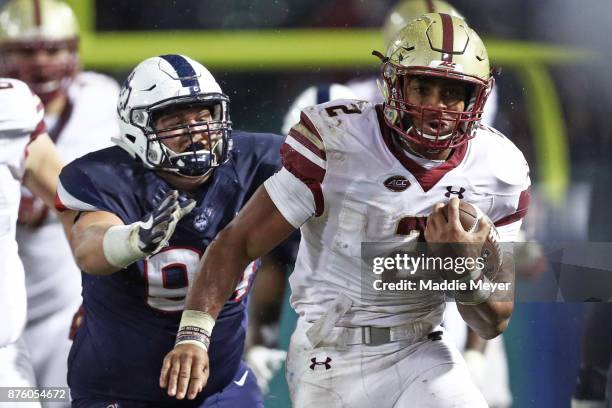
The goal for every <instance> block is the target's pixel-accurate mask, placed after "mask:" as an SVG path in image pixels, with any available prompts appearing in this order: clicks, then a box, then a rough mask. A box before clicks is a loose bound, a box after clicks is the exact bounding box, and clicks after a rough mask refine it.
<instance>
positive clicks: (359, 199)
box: [265, 100, 530, 327]
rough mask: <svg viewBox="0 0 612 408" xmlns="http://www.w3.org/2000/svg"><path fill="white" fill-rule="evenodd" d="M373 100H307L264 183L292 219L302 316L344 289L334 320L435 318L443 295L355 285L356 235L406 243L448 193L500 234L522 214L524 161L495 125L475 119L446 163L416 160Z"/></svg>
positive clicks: (295, 293)
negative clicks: (345, 304) (344, 306)
mask: <svg viewBox="0 0 612 408" xmlns="http://www.w3.org/2000/svg"><path fill="white" fill-rule="evenodd" d="M381 108H382V107H381V105H377V106H375V105H374V104H371V103H369V102H364V101H356V100H336V101H332V102H329V103H326V104H322V105H318V106H314V107H310V108H306V109H305V110H304V111H303V112H302V115H301V121H300V123H298V124H297V125H296V126H294V127H293V128H292V129H291V131H290V132H289V136H288V137H287V139H286V142H285V144H284V145H283V147H282V148H281V154H282V156H283V169H282V170H281V171H280V172H278V173H277V174H275V175H274V176H273V177H271V178H270V179H268V180H267V181H266V183H265V187H266V190H267V192H268V194H269V195H270V198H271V199H272V201H273V202H274V204H275V205H276V206H277V207H278V209H279V211H280V212H281V213H282V214H283V216H284V217H285V218H286V219H287V221H288V222H290V223H291V224H292V225H294V226H295V227H300V226H301V232H302V240H301V243H300V249H299V253H298V257H297V261H296V265H295V269H294V272H293V274H292V275H291V277H290V278H289V281H290V284H291V289H292V296H291V303H292V306H293V307H294V309H295V310H296V311H297V312H298V313H299V314H300V315H302V316H305V318H306V319H307V321H311V322H312V321H315V320H317V319H318V318H319V317H320V316H321V315H322V314H323V313H325V312H327V309H328V308H329V306H330V305H331V304H332V303H333V302H334V300H335V299H337V298H338V296H339V295H340V294H343V295H344V296H346V297H348V298H349V299H350V300H351V302H352V306H351V308H350V310H349V311H348V312H347V313H346V314H344V316H343V317H342V318H341V319H340V320H339V322H338V325H340V326H381V327H382V326H396V325H401V324H405V323H407V322H409V321H412V320H420V321H423V322H425V323H427V324H430V325H432V326H436V325H438V324H439V323H440V322H441V320H442V315H443V311H444V297H443V296H442V294H438V293H434V292H432V291H427V292H419V291H412V292H410V291H408V292H402V293H397V292H396V293H391V292H388V293H387V292H384V293H381V292H378V293H369V292H367V291H363V292H362V288H361V273H362V272H361V267H362V262H361V258H360V256H361V244H362V242H394V243H408V242H414V241H416V239H417V238H418V235H419V232H418V230H419V227H421V228H420V229H422V227H423V226H424V220H425V217H426V216H428V215H429V214H430V213H431V210H432V208H433V206H434V205H435V204H436V203H439V202H446V201H449V200H450V198H452V197H458V198H460V199H462V200H465V201H467V202H470V203H472V204H474V205H476V206H478V207H479V208H480V209H481V210H482V211H483V212H484V213H485V214H486V215H488V216H489V218H490V219H491V220H492V221H494V222H495V224H496V225H497V226H498V230H499V232H500V235H501V237H502V241H513V240H514V235H515V234H516V232H517V231H518V229H519V227H520V220H521V218H522V217H523V216H524V215H525V213H526V207H527V203H528V201H529V193H528V187H529V185H530V180H529V168H528V165H527V163H526V161H525V159H524V157H523V154H522V153H521V152H520V151H519V150H518V149H517V148H516V147H515V146H514V144H512V142H510V141H509V140H508V139H507V138H506V137H504V136H503V135H502V134H500V133H499V132H497V131H496V130H494V129H492V128H489V127H486V126H481V127H480V128H479V129H478V130H477V134H476V137H475V138H474V139H472V140H470V141H469V142H467V143H465V144H463V145H462V146H460V147H458V148H456V149H455V150H454V151H453V153H452V155H451V156H450V157H449V159H448V160H446V161H445V162H441V163H436V162H431V161H429V163H423V162H421V163H420V164H419V163H418V162H417V161H416V160H415V158H411V157H409V156H408V155H406V153H405V152H404V151H403V150H402V149H401V148H399V147H397V144H396V142H395V141H394V136H393V135H392V134H391V133H390V131H389V128H388V127H387V126H385V125H384V120H383V117H382V109H381ZM415 230H417V231H416V232H415Z"/></svg>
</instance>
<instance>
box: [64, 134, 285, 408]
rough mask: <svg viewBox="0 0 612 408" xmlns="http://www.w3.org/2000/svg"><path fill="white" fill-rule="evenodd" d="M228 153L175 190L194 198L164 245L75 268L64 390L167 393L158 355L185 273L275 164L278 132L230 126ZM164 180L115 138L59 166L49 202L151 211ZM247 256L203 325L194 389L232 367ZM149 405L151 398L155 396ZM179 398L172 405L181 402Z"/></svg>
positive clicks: (125, 214) (170, 332)
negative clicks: (78, 320) (76, 288)
mask: <svg viewBox="0 0 612 408" xmlns="http://www.w3.org/2000/svg"><path fill="white" fill-rule="evenodd" d="M232 139H233V149H232V151H231V155H230V158H229V160H228V161H227V162H226V163H225V164H223V165H222V166H220V167H218V168H217V169H215V170H214V171H213V173H212V176H211V178H210V179H209V180H208V181H207V182H206V183H204V184H203V185H202V186H200V187H199V188H198V189H196V190H194V191H191V192H190V193H185V192H181V195H180V197H181V199H182V200H186V199H188V198H192V199H194V200H196V202H197V205H196V207H195V208H194V209H193V211H191V213H189V214H188V215H186V216H185V217H184V218H182V219H181V220H180V222H179V223H178V225H177V227H176V230H175V232H174V234H173V235H172V237H171V239H170V242H169V246H168V247H166V248H164V249H163V250H162V251H160V252H159V253H157V254H155V255H153V256H151V257H149V258H147V259H144V260H141V261H138V262H136V263H134V264H132V265H130V266H128V267H127V268H125V269H123V270H121V271H119V272H116V273H114V274H111V275H108V276H92V275H88V274H86V273H83V274H82V279H83V292H82V294H83V306H84V308H85V321H84V324H83V325H82V326H81V327H80V328H79V330H78V333H77V336H76V339H75V341H74V344H73V346H72V350H71V352H70V356H69V359H68V365H69V373H68V382H69V385H70V387H71V390H72V394H73V398H75V397H77V398H78V397H79V396H91V395H104V396H112V397H116V398H121V399H133V400H143V401H151V402H154V403H155V404H159V406H162V405H165V404H167V403H174V404H176V403H177V401H176V400H174V399H170V398H169V397H167V396H166V394H165V390H163V389H161V388H160V387H159V384H158V382H159V372H160V369H161V364H162V361H163V357H164V356H165V355H166V353H168V352H169V351H170V350H171V349H172V348H173V346H174V340H175V336H176V332H177V330H178V324H179V321H180V317H181V312H182V310H183V307H184V300H185V299H184V298H185V296H186V294H187V290H188V287H189V283H190V282H192V281H193V280H194V275H195V273H196V272H197V267H198V263H199V260H200V257H201V255H202V254H203V253H204V250H205V249H206V246H207V245H208V244H209V243H210V242H211V241H212V239H213V238H214V237H215V235H216V234H217V233H218V232H219V231H220V230H221V229H222V228H224V227H225V226H226V225H227V224H228V223H229V222H230V221H231V220H232V219H233V218H234V216H235V215H236V214H237V213H238V211H239V210H240V209H241V207H242V206H243V205H244V204H245V203H246V202H247V200H248V199H249V198H250V197H251V195H252V194H253V193H254V192H255V190H256V189H257V188H258V187H259V186H260V185H261V184H262V183H263V182H264V181H265V180H266V179H267V178H268V177H270V176H271V175H272V174H273V173H274V172H275V171H277V170H278V169H279V168H280V166H281V163H280V156H279V149H280V146H281V144H282V142H283V138H281V137H279V136H276V135H269V134H251V133H245V132H240V131H235V132H233V137H232ZM170 189H173V187H172V186H171V185H169V184H168V183H167V182H166V181H165V180H164V179H162V178H161V177H159V176H158V174H157V173H156V172H155V171H152V170H149V169H145V168H144V167H143V166H142V164H141V163H139V162H138V161H137V160H135V159H133V158H132V157H131V156H130V155H129V154H128V153H127V152H126V151H124V150H123V149H121V148H120V147H110V148H107V149H104V150H99V151H97V152H93V153H90V154H88V155H86V156H83V157H81V158H79V159H77V160H75V161H74V162H72V163H70V164H69V165H67V166H66V167H65V168H64V169H63V170H62V172H61V174H60V184H59V186H58V197H57V199H58V203H57V206H58V208H60V209H61V208H68V209H72V210H77V211H97V210H100V211H108V212H111V213H113V214H115V215H117V216H118V217H119V218H121V220H122V221H123V222H124V223H125V224H131V223H133V222H136V221H139V220H140V219H142V218H143V217H144V216H145V215H146V214H148V213H149V212H151V211H152V210H153V209H154V208H155V207H156V205H158V204H159V202H160V200H161V199H162V198H163V197H164V195H165V194H166V192H167V191H168V190H170ZM255 269H256V265H254V264H252V265H249V267H248V268H247V270H245V272H244V274H243V279H242V281H241V282H240V284H239V285H238V286H237V288H236V290H235V292H234V294H233V295H232V297H231V299H230V300H229V301H228V302H227V303H226V304H225V306H224V308H223V310H222V311H221V314H220V315H219V318H218V320H217V323H216V325H215V329H214V331H213V334H212V339H211V345H210V349H209V357H210V378H209V380H208V384H207V385H206V387H205V388H204V391H203V393H202V394H201V395H200V396H199V398H200V399H203V398H205V397H206V396H208V395H211V394H212V393H214V392H216V391H219V390H221V389H222V388H223V387H224V386H225V385H227V384H228V383H229V382H230V381H231V380H232V379H233V378H234V375H235V373H236V370H237V369H238V367H239V364H240V361H241V356H242V353H243V347H244V338H245V333H246V327H247V322H246V313H245V312H246V298H247V293H248V289H249V287H250V284H251V282H252V279H253V278H254V271H255ZM156 406H157V405H156ZM181 406H182V405H181Z"/></svg>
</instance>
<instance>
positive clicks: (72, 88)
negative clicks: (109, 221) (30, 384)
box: [0, 0, 119, 406]
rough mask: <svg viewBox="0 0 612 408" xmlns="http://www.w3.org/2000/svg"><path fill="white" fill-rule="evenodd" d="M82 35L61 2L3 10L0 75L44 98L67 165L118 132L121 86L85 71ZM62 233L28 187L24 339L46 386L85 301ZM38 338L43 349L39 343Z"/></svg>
mask: <svg viewBox="0 0 612 408" xmlns="http://www.w3.org/2000/svg"><path fill="white" fill-rule="evenodd" d="M78 41H79V38H78V26H77V21H76V18H75V16H74V13H73V12H72V10H71V9H70V7H69V6H68V5H67V4H65V3H63V2H59V1H56V0H11V1H9V2H8V3H6V4H5V6H4V7H3V8H2V10H0V72H1V75H3V76H7V77H14V78H19V79H21V80H22V81H24V82H26V83H27V84H28V85H29V86H30V88H32V90H33V91H34V92H35V93H36V94H37V95H39V96H40V98H41V99H42V101H43V103H44V105H45V111H46V116H45V123H46V125H47V129H48V130H49V136H50V137H51V139H52V140H53V142H54V143H55V145H56V147H57V150H58V151H59V153H60V155H61V157H62V159H63V161H64V162H66V163H68V162H70V161H72V160H74V159H75V158H77V157H80V156H82V155H84V154H86V153H88V152H90V151H93V150H98V149H101V148H103V147H107V146H109V145H110V138H111V137H112V136H114V135H117V134H118V127H117V120H116V118H115V117H116V113H115V101H116V100H117V96H118V93H119V88H118V85H117V83H116V82H115V81H114V80H113V79H111V78H109V77H106V76H103V75H100V74H96V73H93V72H79V58H78V50H77V48H78ZM62 235H63V233H62V226H61V224H60V222H59V220H58V218H57V217H56V215H55V214H53V213H52V212H51V211H49V209H48V207H47V206H45V205H44V203H43V201H42V200H41V199H40V198H39V197H37V196H36V195H35V194H32V192H31V191H29V190H28V189H25V188H24V189H23V190H22V198H21V203H20V210H19V224H18V228H17V241H18V242H19V254H20V256H21V258H22V260H23V264H24V267H25V270H26V284H27V294H28V324H27V327H26V331H25V335H24V337H25V340H26V342H27V343H28V344H29V345H30V348H31V350H32V361H33V363H34V368H35V373H36V377H37V380H38V383H39V385H41V386H66V359H67V356H68V351H69V349H70V344H71V342H70V341H69V340H68V330H69V328H70V322H71V319H72V316H73V314H74V312H75V311H76V310H77V309H78V307H79V304H80V302H81V296H80V293H81V284H80V272H79V270H78V268H77V267H76V265H75V263H74V261H73V259H72V255H71V252H70V248H69V246H68V243H67V241H66V240H65V239H64V238H63V236H62ZM49 271H53V273H49ZM40 339H45V340H44V341H45V347H36V345H40V341H41V340H40ZM54 406H57V404H55V405H54Z"/></svg>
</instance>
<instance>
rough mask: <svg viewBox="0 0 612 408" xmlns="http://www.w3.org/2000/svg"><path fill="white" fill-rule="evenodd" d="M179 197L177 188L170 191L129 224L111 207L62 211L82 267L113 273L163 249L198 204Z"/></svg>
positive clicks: (78, 262) (63, 219)
mask: <svg viewBox="0 0 612 408" xmlns="http://www.w3.org/2000/svg"><path fill="white" fill-rule="evenodd" d="M178 197H179V195H178V192H177V191H176V190H172V191H169V192H168V193H167V195H166V196H165V197H164V199H163V200H161V202H160V203H159V204H158V205H157V207H156V208H155V209H153V211H151V212H150V213H148V214H146V215H145V216H144V217H143V218H142V219H141V220H140V221H137V222H134V223H132V224H129V225H125V224H124V223H123V221H122V220H121V219H120V218H119V217H118V216H117V215H115V214H113V213H110V212H107V211H84V212H80V213H79V212H77V211H64V212H62V213H61V218H62V223H63V224H64V228H65V229H69V230H70V234H69V235H70V246H71V248H72V253H73V255H74V258H75V261H76V263H77V265H78V266H79V268H81V270H82V271H83V272H86V273H89V274H91V275H109V274H112V273H115V272H117V271H119V270H122V269H124V268H125V267H127V266H128V265H130V264H132V263H134V262H136V261H138V260H140V259H144V258H145V257H147V256H150V255H153V254H155V253H157V252H158V251H160V250H161V249H162V248H163V247H164V246H166V245H167V243H168V241H169V240H170V237H171V236H172V234H173V233H174V229H175V228H176V224H177V223H178V222H179V220H180V219H181V218H183V217H184V216H185V215H186V214H188V213H189V212H190V211H191V210H192V209H193V208H194V207H195V201H194V200H188V201H187V202H185V204H183V205H182V206H181V205H180V204H179V200H178Z"/></svg>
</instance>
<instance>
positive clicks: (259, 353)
mask: <svg viewBox="0 0 612 408" xmlns="http://www.w3.org/2000/svg"><path fill="white" fill-rule="evenodd" d="M244 359H245V360H246V363H247V365H248V366H249V367H251V369H252V370H253V372H254V373H255V377H257V385H259V388H260V389H261V392H263V393H264V394H265V393H267V392H268V383H269V382H270V380H271V379H272V378H273V377H274V375H275V374H276V372H277V371H278V370H279V369H280V368H281V366H282V365H283V362H284V361H285V360H286V359H287V352H286V351H284V350H277V349H272V348H268V347H264V346H260V345H256V346H253V347H251V348H249V349H248V350H247V352H246V354H245V356H244Z"/></svg>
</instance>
